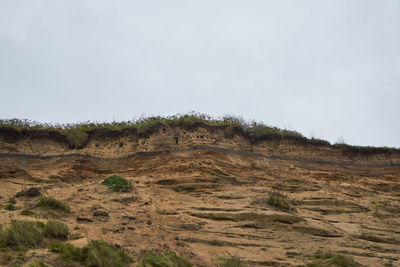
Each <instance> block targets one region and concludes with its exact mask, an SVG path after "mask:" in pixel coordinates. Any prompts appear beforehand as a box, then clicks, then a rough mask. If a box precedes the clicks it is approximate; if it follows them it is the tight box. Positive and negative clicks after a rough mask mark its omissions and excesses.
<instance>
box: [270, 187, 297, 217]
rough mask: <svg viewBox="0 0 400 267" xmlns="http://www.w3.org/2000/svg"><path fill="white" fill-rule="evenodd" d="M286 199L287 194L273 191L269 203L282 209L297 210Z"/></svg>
mask: <svg viewBox="0 0 400 267" xmlns="http://www.w3.org/2000/svg"><path fill="white" fill-rule="evenodd" d="M286 199H287V197H286V196H285V195H283V194H281V193H279V192H272V194H271V196H270V197H269V198H268V199H267V204H268V205H271V206H273V207H275V208H277V209H280V210H284V211H294V212H296V211H297V209H296V207H294V206H292V205H291V204H290V203H289V201H287V200H286Z"/></svg>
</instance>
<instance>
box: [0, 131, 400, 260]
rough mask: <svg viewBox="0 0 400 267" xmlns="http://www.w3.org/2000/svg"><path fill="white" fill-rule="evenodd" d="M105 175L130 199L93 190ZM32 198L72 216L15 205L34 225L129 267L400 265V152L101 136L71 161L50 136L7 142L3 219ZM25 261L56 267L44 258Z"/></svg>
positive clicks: (1, 148) (0, 170)
mask: <svg viewBox="0 0 400 267" xmlns="http://www.w3.org/2000/svg"><path fill="white" fill-rule="evenodd" d="M112 174H118V175H120V176H123V177H125V178H126V179H128V180H129V181H131V182H132V184H133V187H134V189H133V190H132V191H131V192H110V191H109V190H108V189H107V187H106V186H104V185H102V184H101V182H102V181H103V179H104V178H106V177H108V176H110V175H112ZM29 187H40V188H41V190H42V191H43V192H45V193H46V194H48V195H50V196H53V197H56V198H58V199H61V200H63V201H65V202H66V203H68V204H69V205H70V206H71V208H72V212H71V213H63V214H58V213H54V214H50V215H49V213H48V211H46V210H43V209H40V208H35V207H34V204H35V203H36V202H37V200H38V199H37V197H33V198H29V197H22V198H16V204H15V205H16V206H17V207H20V209H23V208H29V207H30V208H34V209H35V210H36V215H34V216H31V217H30V219H37V220H42V219H43V220H44V219H46V218H49V216H50V217H51V216H55V217H58V218H59V219H60V220H62V221H64V222H65V223H66V224H67V225H68V226H69V228H70V229H71V230H72V229H76V230H72V234H73V235H74V236H75V237H77V239H75V240H71V241H70V242H71V243H73V244H76V245H83V244H85V243H86V242H87V241H88V240H91V239H104V240H106V241H107V242H110V243H111V244H118V245H120V246H121V247H123V248H124V249H125V250H126V251H127V252H128V254H130V255H131V256H132V257H134V258H135V259H139V258H140V257H141V256H142V255H144V254H145V253H146V252H147V251H150V250H153V251H176V252H177V253H178V254H180V255H183V256H185V257H187V258H189V259H190V260H191V261H192V262H194V263H195V264H196V265H198V266H212V259H213V258H215V255H221V254H224V253H231V254H234V255H236V254H237V255H240V256H241V257H242V259H243V260H244V261H247V262H249V263H252V264H254V265H255V266H270V265H271V266H280V265H285V264H287V265H289V266H290V265H295V266H296V265H304V264H306V263H307V262H309V257H310V256H312V255H314V254H315V253H316V252H317V251H318V250H319V251H331V252H335V253H341V254H344V255H349V256H351V257H353V258H354V259H355V260H357V261H358V262H360V263H361V264H364V265H368V266H383V265H384V264H385V263H391V264H393V266H397V265H400V256H399V255H400V230H399V229H400V153H399V152H396V151H390V152H385V150H379V149H378V150H373V149H372V150H368V149H365V150H357V149H354V150H349V149H341V148H340V147H334V146H329V145H326V144H317V143H313V142H300V141H298V140H288V139H277V138H273V139H270V140H268V139H265V140H261V141H258V142H253V141H252V140H249V139H248V138H245V137H244V136H243V135H240V134H236V133H231V132H227V131H225V130H223V129H218V128H215V129H209V128H206V127H197V128H195V129H184V128H180V127H164V128H160V129H158V130H157V131H155V132H154V133H152V134H150V135H147V136H144V135H139V134H137V133H135V132H133V131H121V132H113V131H108V130H97V131H94V132H91V133H90V134H89V138H88V140H87V142H86V143H85V145H84V146H83V147H82V148H81V149H72V148H71V146H70V145H69V144H68V142H66V141H65V139H63V138H62V137H60V136H59V135H57V134H55V133H47V134H43V132H42V133H32V132H31V133H29V132H25V133H18V134H16V132H5V131H3V132H2V134H0V196H1V199H0V201H1V202H2V203H3V207H4V205H5V204H6V202H7V201H8V200H9V198H11V197H13V196H14V195H15V194H16V192H19V191H21V190H24V189H27V188H29ZM272 192H279V193H281V194H283V195H285V196H286V197H287V199H288V201H290V202H291V203H292V204H293V205H294V206H295V207H296V210H297V211H293V210H291V211H285V210H281V209H278V208H275V207H273V206H271V205H268V204H267V201H266V200H267V199H268V197H269V196H270V195H271V193H272ZM98 211H102V212H103V211H104V213H103V214H107V216H97V215H96V214H99V212H98ZM96 212H97V213H96ZM77 217H85V218H87V219H88V220H87V221H77ZM13 219H27V218H26V216H22V215H20V210H15V211H7V210H4V209H2V210H1V212H0V221H1V222H3V223H5V222H9V221H11V220H13ZM77 226H78V227H77ZM31 254H32V253H30V254H29V253H28V254H27V257H28V258H29V257H42V258H44V259H46V261H48V262H49V263H54V264H55V263H57V264H61V263H60V262H59V259H58V256H57V255H55V254H52V253H50V252H48V251H47V250H46V249H38V250H35V254H34V255H31ZM30 255H31V256H30ZM2 260H3V262H0V264H2V265H6V264H11V263H7V262H6V261H5V260H4V259H2Z"/></svg>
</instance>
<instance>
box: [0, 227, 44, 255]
mask: <svg viewBox="0 0 400 267" xmlns="http://www.w3.org/2000/svg"><path fill="white" fill-rule="evenodd" d="M44 226H45V225H44V223H42V222H32V221H22V220H13V221H11V223H10V224H9V225H8V226H6V227H5V228H4V229H1V231H0V247H9V248H12V249H16V250H26V249H29V248H35V247H37V246H38V245H40V244H41V243H42V241H43V228H44Z"/></svg>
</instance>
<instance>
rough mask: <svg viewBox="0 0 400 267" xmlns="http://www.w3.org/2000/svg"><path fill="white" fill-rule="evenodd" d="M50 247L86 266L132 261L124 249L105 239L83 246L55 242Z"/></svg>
mask: <svg viewBox="0 0 400 267" xmlns="http://www.w3.org/2000/svg"><path fill="white" fill-rule="evenodd" d="M49 248H50V250H51V251H52V252H56V253H59V254H60V255H61V257H62V258H63V259H64V260H65V261H67V262H69V261H76V262H79V263H81V264H83V265H85V266H95V267H109V266H115V267H123V266H127V265H129V263H131V262H132V259H131V258H130V257H129V256H128V255H126V254H125V252H124V251H123V250H122V249H120V248H116V247H113V246H111V245H109V244H107V243H106V242H104V241H103V240H92V241H90V242H89V243H88V244H87V245H86V246H84V247H83V248H78V247H75V246H73V245H72V244H68V243H61V242H57V243H53V244H52V246H50V247H49Z"/></svg>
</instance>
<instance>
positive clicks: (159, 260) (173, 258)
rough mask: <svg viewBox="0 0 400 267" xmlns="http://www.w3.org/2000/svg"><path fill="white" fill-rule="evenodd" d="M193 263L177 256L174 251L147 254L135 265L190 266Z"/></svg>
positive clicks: (154, 266) (143, 266)
mask: <svg viewBox="0 0 400 267" xmlns="http://www.w3.org/2000/svg"><path fill="white" fill-rule="evenodd" d="M191 266H193V264H192V263H191V262H189V261H188V260H187V259H184V258H181V257H179V256H177V255H176V254H175V253H174V252H167V253H165V254H163V255H157V254H148V255H146V257H144V259H143V260H141V261H140V262H139V264H138V265H137V267H191Z"/></svg>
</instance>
